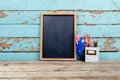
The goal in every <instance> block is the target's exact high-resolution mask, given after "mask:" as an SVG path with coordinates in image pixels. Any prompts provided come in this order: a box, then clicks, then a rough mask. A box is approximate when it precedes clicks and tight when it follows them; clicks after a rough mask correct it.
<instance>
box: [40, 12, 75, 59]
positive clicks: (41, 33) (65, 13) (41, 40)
mask: <svg viewBox="0 0 120 80" xmlns="http://www.w3.org/2000/svg"><path fill="white" fill-rule="evenodd" d="M44 16H73V17H74V18H73V20H74V22H73V23H74V24H73V35H74V37H73V38H74V39H73V40H74V42H73V46H74V51H73V55H74V56H73V57H72V58H71V57H70V58H52V57H51V58H45V57H43V54H44V53H43V46H44V44H43V41H44V40H43V35H44V31H43V29H44V28H43V27H44ZM76 17H77V16H76V14H75V13H73V12H46V13H42V14H41V26H40V27H41V29H40V60H76V43H75V32H76ZM48 54H49V53H48Z"/></svg>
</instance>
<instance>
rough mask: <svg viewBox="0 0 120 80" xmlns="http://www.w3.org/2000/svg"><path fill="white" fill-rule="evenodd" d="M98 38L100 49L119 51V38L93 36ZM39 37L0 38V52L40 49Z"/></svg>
mask: <svg viewBox="0 0 120 80" xmlns="http://www.w3.org/2000/svg"><path fill="white" fill-rule="evenodd" d="M93 39H94V40H99V44H98V46H99V47H100V51H120V46H119V45H120V39H119V38H93ZM39 45H40V38H0V52H6V51H10V52H11V51H12V52H23V51H27V52H29V51H30V52H33V51H40V50H39V49H40V46H39Z"/></svg>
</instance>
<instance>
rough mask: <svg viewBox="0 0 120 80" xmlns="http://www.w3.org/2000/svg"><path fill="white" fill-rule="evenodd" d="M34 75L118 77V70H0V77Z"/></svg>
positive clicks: (27, 76) (119, 76)
mask: <svg viewBox="0 0 120 80" xmlns="http://www.w3.org/2000/svg"><path fill="white" fill-rule="evenodd" d="M6 77H8V78H16V77H17V78H34V77H59V78H60V77H64V78H65V77H69V78H70V77H74V78H75V77H79V78H80V77H104V78H108V77H113V78H120V71H106V70H104V71H48V72H0V78H6Z"/></svg>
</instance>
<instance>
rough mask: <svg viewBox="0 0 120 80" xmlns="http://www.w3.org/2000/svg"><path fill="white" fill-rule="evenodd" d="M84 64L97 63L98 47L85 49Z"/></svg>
mask: <svg viewBox="0 0 120 80" xmlns="http://www.w3.org/2000/svg"><path fill="white" fill-rule="evenodd" d="M85 62H99V47H86V48H85Z"/></svg>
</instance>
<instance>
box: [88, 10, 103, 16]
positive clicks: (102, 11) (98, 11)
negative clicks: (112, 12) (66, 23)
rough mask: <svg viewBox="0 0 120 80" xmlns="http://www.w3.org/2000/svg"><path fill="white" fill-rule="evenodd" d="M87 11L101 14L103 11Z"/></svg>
mask: <svg viewBox="0 0 120 80" xmlns="http://www.w3.org/2000/svg"><path fill="white" fill-rule="evenodd" d="M88 12H89V13H92V14H98V15H101V14H103V13H104V11H88Z"/></svg>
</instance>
